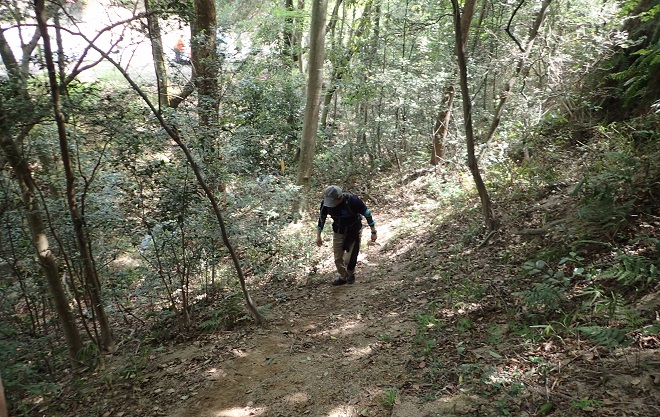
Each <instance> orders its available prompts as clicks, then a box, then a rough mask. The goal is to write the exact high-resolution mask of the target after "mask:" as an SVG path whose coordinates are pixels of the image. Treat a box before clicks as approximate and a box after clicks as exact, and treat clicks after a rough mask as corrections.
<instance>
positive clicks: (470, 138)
mask: <svg viewBox="0 0 660 417" xmlns="http://www.w3.org/2000/svg"><path fill="white" fill-rule="evenodd" d="M451 3H452V6H453V9H454V28H455V31H454V32H455V35H456V57H457V58H458V69H459V73H460V85H461V95H462V98H463V117H464V119H465V121H464V122H465V142H466V144H467V157H468V167H469V168H470V172H471V173H472V178H473V179H474V183H475V185H476V187H477V192H478V193H479V197H480V199H481V208H482V211H483V215H484V221H485V223H486V227H487V228H488V230H494V229H495V228H496V227H497V219H496V218H495V212H494V211H493V206H492V203H491V201H490V196H489V195H488V190H487V189H486V185H485V184H484V181H483V179H482V178H481V173H480V172H479V165H478V163H477V158H476V156H475V152H474V131H473V127H472V104H471V101H470V100H471V97H470V92H469V89H468V81H467V80H468V77H467V63H466V59H465V42H463V39H462V38H463V36H462V33H463V32H462V27H461V24H462V22H461V12H460V8H459V6H458V0H451Z"/></svg>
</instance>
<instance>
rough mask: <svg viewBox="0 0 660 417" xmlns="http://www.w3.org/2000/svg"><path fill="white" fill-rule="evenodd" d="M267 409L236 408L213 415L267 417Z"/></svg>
mask: <svg viewBox="0 0 660 417" xmlns="http://www.w3.org/2000/svg"><path fill="white" fill-rule="evenodd" d="M265 412H266V409H265V408H252V407H242V408H239V407H235V408H231V409H225V410H221V411H218V412H216V413H215V414H213V415H214V416H216V417H248V416H250V417H253V416H254V417H258V416H263V415H265V414H264V413H265Z"/></svg>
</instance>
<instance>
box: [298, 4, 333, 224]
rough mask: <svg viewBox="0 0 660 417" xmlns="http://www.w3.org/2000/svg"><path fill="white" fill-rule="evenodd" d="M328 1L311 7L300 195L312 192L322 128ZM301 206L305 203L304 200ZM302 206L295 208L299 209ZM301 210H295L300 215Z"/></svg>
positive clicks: (299, 176)
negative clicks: (320, 104) (315, 160)
mask: <svg viewBox="0 0 660 417" xmlns="http://www.w3.org/2000/svg"><path fill="white" fill-rule="evenodd" d="M326 8H327V0H314V3H313V5H312V24H311V27H310V49H309V64H308V72H309V76H308V78H307V102H306V104H305V119H304V121H303V132H302V142H301V145H300V163H299V164H298V176H297V179H296V184H298V185H300V186H302V194H301V196H304V195H306V194H307V193H308V192H309V189H310V180H311V176H312V166H313V162H314V148H315V147H316V135H317V132H318V127H319V99H320V95H321V84H322V82H323V55H324V45H323V40H324V36H325V30H324V29H325V14H326ZM298 203H304V201H303V198H301V200H300V201H299V202H298ZM300 207H301V206H300V205H298V207H296V208H297V209H299V208H300ZM297 211H298V210H296V212H297Z"/></svg>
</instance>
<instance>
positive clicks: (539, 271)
mask: <svg viewBox="0 0 660 417" xmlns="http://www.w3.org/2000/svg"><path fill="white" fill-rule="evenodd" d="M523 269H524V270H525V271H527V275H528V276H531V277H534V278H535V279H537V280H540V281H541V282H535V283H534V284H533V288H532V289H530V290H525V291H522V292H521V293H519V294H520V295H521V296H522V297H523V303H524V305H525V306H526V307H527V309H528V311H530V312H532V313H537V314H543V315H549V314H552V313H554V312H555V311H556V310H557V309H559V307H560V306H561V305H562V303H563V302H564V301H566V290H567V288H568V285H569V284H570V278H569V277H567V276H565V274H564V272H563V271H561V270H553V269H552V268H550V266H549V265H548V264H547V263H546V262H545V261H541V260H539V261H527V262H525V264H524V265H523Z"/></svg>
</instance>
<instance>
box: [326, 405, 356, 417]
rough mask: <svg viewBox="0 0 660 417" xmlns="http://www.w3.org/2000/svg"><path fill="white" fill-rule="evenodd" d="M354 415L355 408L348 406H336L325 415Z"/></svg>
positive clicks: (340, 416)
mask: <svg viewBox="0 0 660 417" xmlns="http://www.w3.org/2000/svg"><path fill="white" fill-rule="evenodd" d="M354 415H355V409H354V408H353V407H348V406H339V407H336V408H334V409H332V410H330V412H328V414H327V417H351V416H354Z"/></svg>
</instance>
